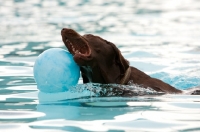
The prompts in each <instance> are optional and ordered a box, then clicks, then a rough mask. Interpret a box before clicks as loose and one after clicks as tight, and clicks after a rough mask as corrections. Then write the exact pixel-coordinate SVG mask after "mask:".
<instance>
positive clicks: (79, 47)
mask: <svg viewBox="0 0 200 132" xmlns="http://www.w3.org/2000/svg"><path fill="white" fill-rule="evenodd" d="M65 43H66V46H67V48H68V50H69V52H70V53H71V54H73V55H76V54H79V55H82V56H89V55H90V48H89V46H88V44H87V42H86V43H85V42H82V41H78V42H72V41H70V40H69V39H66V40H65Z"/></svg>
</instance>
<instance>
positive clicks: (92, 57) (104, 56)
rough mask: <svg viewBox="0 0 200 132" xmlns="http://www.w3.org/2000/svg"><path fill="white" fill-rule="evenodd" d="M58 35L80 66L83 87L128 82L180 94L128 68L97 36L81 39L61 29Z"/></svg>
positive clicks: (118, 55)
mask: <svg viewBox="0 0 200 132" xmlns="http://www.w3.org/2000/svg"><path fill="white" fill-rule="evenodd" d="M61 35H62V41H63V42H64V44H65V46H66V47H67V49H68V50H69V52H70V53H71V54H72V55H73V58H74V61H75V62H76V63H77V64H78V65H79V66H80V70H81V74H82V78H83V83H89V82H92V83H101V84H122V85H127V84H128V82H129V81H132V82H133V83H134V84H137V85H140V86H142V87H143V88H149V87H150V88H152V89H154V90H156V91H158V92H164V93H175V94H178V93H182V91H181V90H178V89H176V88H174V87H172V86H171V85H169V84H167V83H165V82H163V81H161V80H159V79H156V78H152V77H150V76H149V75H147V74H145V73H144V72H142V71H140V70H139V69H137V68H135V67H132V66H130V65H129V62H128V61H127V60H126V59H125V58H124V57H123V56H122V54H121V52H120V51H119V49H118V48H117V47H116V46H115V45H114V44H113V43H111V42H109V41H107V40H105V39H103V38H101V37H99V36H95V35H92V34H85V35H83V36H82V35H80V34H79V33H77V32H76V31H74V30H73V29H68V28H63V29H62V31H61Z"/></svg>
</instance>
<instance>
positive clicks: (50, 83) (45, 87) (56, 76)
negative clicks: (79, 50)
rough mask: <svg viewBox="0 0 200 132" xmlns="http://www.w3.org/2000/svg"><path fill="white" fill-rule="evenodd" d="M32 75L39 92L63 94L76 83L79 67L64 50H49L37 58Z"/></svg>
mask: <svg viewBox="0 0 200 132" xmlns="http://www.w3.org/2000/svg"><path fill="white" fill-rule="evenodd" d="M33 74H34V78H35V81H36V83H37V88H38V89H39V90H40V91H42V92H45V93H56V92H64V91H68V89H69V88H70V87H72V86H75V85H76V84H77V83H78V80H79V77H80V67H79V66H78V65H77V64H76V63H75V62H74V60H73V56H72V55H71V54H70V53H69V52H67V51H66V50H63V49H60V48H51V49H48V50H46V51H44V52H43V53H42V54H40V55H39V56H38V58H37V59H36V61H35V64H34V67H33Z"/></svg>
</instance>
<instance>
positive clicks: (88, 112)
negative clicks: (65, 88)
mask: <svg viewBox="0 0 200 132" xmlns="http://www.w3.org/2000/svg"><path fill="white" fill-rule="evenodd" d="M63 27H68V28H73V29H75V30H76V31H78V32H79V33H81V34H85V33H92V34H96V35H99V36H101V37H103V38H105V39H107V40H109V41H111V42H113V43H115V44H116V45H117V47H119V49H120V50H121V51H122V53H123V54H124V56H125V57H126V58H127V59H128V60H129V61H130V64H131V65H132V66H135V67H137V68H139V69H141V70H142V71H144V72H146V73H147V74H149V75H151V76H153V77H156V78H159V79H162V80H163V81H165V82H167V83H169V84H171V85H173V86H175V87H177V88H179V89H184V90H187V89H189V88H193V87H198V86H200V38H199V36H200V32H199V31H200V1H197V0H176V1H174V0H162V1H161V0H107V1H106V0H96V1H94V0H93V1H92V0H73V1H67V2H66V1H64V0H32V1H31V0H4V1H0V131H1V132H13V131H29V132H32V131H33V132H39V131H41V132H63V131H73V132H74V131H75V132H85V131H109V132H113V131H119V132H121V131H153V132H155V131H159V132H160V131H200V126H199V124H200V96H199V95H193V96H192V95H160V96H153V95H151V96H138V97H130V98H124V97H92V94H91V93H88V92H86V93H81V92H80V91H79V90H75V92H73V93H56V94H53V95H48V94H44V93H38V90H37V86H36V83H35V81H34V78H33V71H32V70H33V65H34V62H35V59H36V58H37V56H38V55H39V54H40V53H42V52H43V51H44V50H46V49H49V48H53V47H59V48H63V49H65V47H64V44H63V43H62V41H61V35H60V30H61V29H62V28H63ZM41 72H42V71H41ZM79 84H80V85H81V86H83V87H91V86H85V85H83V84H81V79H80V81H79ZM39 100H40V101H39Z"/></svg>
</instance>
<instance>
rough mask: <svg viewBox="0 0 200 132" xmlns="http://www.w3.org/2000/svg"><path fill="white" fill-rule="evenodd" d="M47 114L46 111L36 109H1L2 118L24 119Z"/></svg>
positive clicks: (0, 117)
mask: <svg viewBox="0 0 200 132" xmlns="http://www.w3.org/2000/svg"><path fill="white" fill-rule="evenodd" d="M42 116H45V114H44V113H41V112H34V111H3V110H0V119H24V118H38V117H42Z"/></svg>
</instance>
